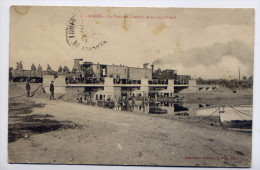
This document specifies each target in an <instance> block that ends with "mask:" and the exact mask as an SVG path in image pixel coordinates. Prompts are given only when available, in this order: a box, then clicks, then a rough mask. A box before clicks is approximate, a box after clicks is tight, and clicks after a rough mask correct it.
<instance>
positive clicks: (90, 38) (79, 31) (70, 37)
mask: <svg viewBox="0 0 260 170" xmlns="http://www.w3.org/2000/svg"><path fill="white" fill-rule="evenodd" d="M66 41H67V43H68V45H69V46H70V47H76V48H80V49H81V50H89V51H91V50H96V49H99V48H100V47H102V46H104V45H106V44H107V43H108V42H107V41H103V40H101V41H100V40H99V38H98V35H96V33H94V32H90V30H88V29H86V28H85V26H84V23H83V20H82V22H81V23H80V22H79V21H78V19H77V17H76V15H73V16H72V17H71V18H70V20H69V23H68V25H67V27H66Z"/></svg>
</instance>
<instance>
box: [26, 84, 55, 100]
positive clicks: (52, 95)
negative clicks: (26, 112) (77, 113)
mask: <svg viewBox="0 0 260 170" xmlns="http://www.w3.org/2000/svg"><path fill="white" fill-rule="evenodd" d="M53 83H54V81H51V84H50V93H51V94H50V100H55V98H54V84H53ZM25 88H26V91H27V93H26V94H27V97H32V95H31V92H30V90H31V85H30V81H29V80H27V82H26V87H25Z"/></svg>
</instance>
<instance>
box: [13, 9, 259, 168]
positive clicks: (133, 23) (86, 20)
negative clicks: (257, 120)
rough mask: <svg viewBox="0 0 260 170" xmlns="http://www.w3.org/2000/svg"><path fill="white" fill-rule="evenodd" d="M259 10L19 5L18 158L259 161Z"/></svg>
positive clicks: (181, 163)
mask: <svg viewBox="0 0 260 170" xmlns="http://www.w3.org/2000/svg"><path fill="white" fill-rule="evenodd" d="M254 16H255V11H254V9H245V8H243V9H242V8H240V9H238V8H237V9H231V8H144V7H120V8H119V7H57V6H56V7H52V6H11V7H10V59H9V63H10V65H9V97H8V100H9V114H8V160H9V163H45V164H46V163H47V164H95V165H146V166H199V167H250V166H251V154H252V121H253V120H252V115H253V65H254V25H255V24H254V23H255V22H254Z"/></svg>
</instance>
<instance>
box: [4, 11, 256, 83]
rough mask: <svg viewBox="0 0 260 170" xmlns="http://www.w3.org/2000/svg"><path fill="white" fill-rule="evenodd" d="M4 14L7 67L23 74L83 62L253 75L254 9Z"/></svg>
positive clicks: (220, 75)
mask: <svg viewBox="0 0 260 170" xmlns="http://www.w3.org/2000/svg"><path fill="white" fill-rule="evenodd" d="M10 13H11V19H10V62H9V63H10V66H11V67H14V68H15V67H16V62H18V61H22V62H23V66H24V69H30V66H31V64H32V63H34V64H35V65H36V66H38V64H41V65H42V66H43V69H46V68H47V64H50V65H51V67H52V68H53V69H54V70H57V69H58V67H59V66H60V65H61V66H64V65H66V66H68V67H69V68H70V69H71V68H72V66H73V59H75V58H82V59H83V60H84V61H90V62H94V63H101V64H118V65H119V64H122V65H128V66H135V67H142V65H143V63H150V64H154V65H155V69H157V68H161V69H175V70H178V73H179V74H188V75H191V76H192V77H193V78H198V77H202V78H205V79H208V78H226V79H231V78H238V68H239V69H240V72H241V76H247V77H249V76H251V75H253V60H254V59H253V58H254V10H253V9H228V8H226V9H224V8H223V9H221V8H219V9H203V8H111V7H109V8H106V7H103V8H102V7H98V8H97V7H96V8H95V7H46V6H45V7H40V6H38V7H28V6H13V7H11V9H10ZM120 16H121V17H120ZM100 17H101V18H100ZM169 18H171V19H169ZM69 37H70V38H69ZM75 42H76V43H75ZM97 45H99V47H97ZM93 47H96V48H93ZM90 49H91V50H90Z"/></svg>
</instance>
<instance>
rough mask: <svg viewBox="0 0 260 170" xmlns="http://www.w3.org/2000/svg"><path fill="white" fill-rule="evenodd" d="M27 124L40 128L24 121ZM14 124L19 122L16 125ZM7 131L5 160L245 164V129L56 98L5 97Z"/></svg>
mask: <svg viewBox="0 0 260 170" xmlns="http://www.w3.org/2000/svg"><path fill="white" fill-rule="evenodd" d="M12 103H13V104H12ZM26 116H27V117H26ZM28 116H29V117H28ZM24 117H26V118H24ZM26 120H27V121H26ZM30 123H40V124H41V125H45V126H46V127H45V128H43V127H44V126H43V127H41V126H40V125H39V124H37V127H38V126H39V127H41V128H36V129H35V128H28V127H30V126H27V125H24V124H30ZM17 124H18V125H19V124H20V126H18V127H16V126H17ZM32 125H33V127H35V124H32ZM10 127H13V128H14V129H10ZM22 127H24V128H22ZM39 129H44V130H42V131H39ZM9 130H13V132H14V133H18V134H10V133H9V137H10V141H9V146H8V149H9V162H10V163H55V164H113V165H115V164H120V165H161V166H225V167H226V166H227V167H230V166H231V167H236V166H242V167H248V166H250V164H251V163H250V160H251V138H252V137H251V134H250V133H241V132H236V131H229V130H224V129H222V128H220V127H214V126H213V127H211V128H207V126H204V125H203V124H196V123H188V122H181V121H177V120H172V119H167V118H160V117H152V116H148V115H140V114H134V113H131V112H120V111H115V110H110V109H105V108H99V107H93V106H88V105H81V104H77V103H68V102H64V101H60V100H55V101H49V100H47V99H40V98H33V101H32V100H31V99H28V98H23V97H22V98H17V99H12V100H10V103H9ZM9 132H10V131H9Z"/></svg>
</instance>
